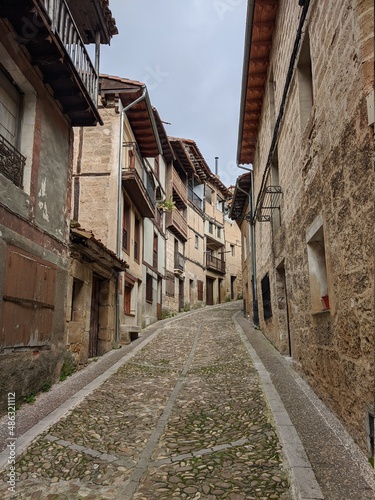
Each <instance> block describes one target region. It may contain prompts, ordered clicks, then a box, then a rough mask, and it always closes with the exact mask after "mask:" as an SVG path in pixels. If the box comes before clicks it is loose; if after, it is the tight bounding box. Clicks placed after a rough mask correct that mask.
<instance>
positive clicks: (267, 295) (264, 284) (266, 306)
mask: <svg viewBox="0 0 375 500" xmlns="http://www.w3.org/2000/svg"><path fill="white" fill-rule="evenodd" d="M261 288H262V302H263V317H264V319H265V320H266V319H269V318H272V307H271V290H270V280H269V277H268V274H266V275H265V276H264V278H263V279H262V281H261Z"/></svg>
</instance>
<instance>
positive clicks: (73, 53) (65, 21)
mask: <svg viewBox="0 0 375 500" xmlns="http://www.w3.org/2000/svg"><path fill="white" fill-rule="evenodd" d="M42 3H43V4H44V8H45V10H46V12H47V13H48V15H49V18H50V20H51V28H52V31H53V32H54V33H56V34H57V35H58V36H59V38H60V40H61V42H62V44H63V45H64V47H65V50H66V52H67V53H68V55H69V57H70V59H71V61H72V63H73V65H74V67H75V69H76V70H77V73H78V74H79V76H80V78H81V80H82V82H83V84H84V85H85V87H86V89H87V91H88V94H89V96H90V97H91V99H92V101H93V102H94V103H95V104H96V101H97V91H98V75H97V73H96V71H95V68H94V66H93V64H92V62H91V59H90V56H89V54H88V52H87V50H86V47H85V45H84V43H83V41H82V38H81V35H80V34H79V31H78V28H77V26H76V24H75V22H74V19H73V16H72V14H71V13H70V10H69V8H68V6H67V4H66V3H65V0H42Z"/></svg>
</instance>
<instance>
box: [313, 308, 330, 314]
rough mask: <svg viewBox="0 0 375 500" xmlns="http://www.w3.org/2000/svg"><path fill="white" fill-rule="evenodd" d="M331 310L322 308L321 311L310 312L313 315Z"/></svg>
mask: <svg viewBox="0 0 375 500" xmlns="http://www.w3.org/2000/svg"><path fill="white" fill-rule="evenodd" d="M330 312H331V309H322V310H321V311H311V314H312V315H313V316H317V315H319V314H329V313H330Z"/></svg>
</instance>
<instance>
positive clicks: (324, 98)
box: [250, 0, 374, 455]
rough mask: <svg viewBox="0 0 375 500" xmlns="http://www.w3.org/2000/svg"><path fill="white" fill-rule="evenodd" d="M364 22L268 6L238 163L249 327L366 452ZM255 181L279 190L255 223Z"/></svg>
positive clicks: (368, 39) (370, 369)
mask: <svg viewBox="0 0 375 500" xmlns="http://www.w3.org/2000/svg"><path fill="white" fill-rule="evenodd" d="M302 12H304V13H306V19H305V22H304V23H303V29H302V36H301V40H300V44H299V49H298V52H297V54H296V60H295V64H294V65H293V69H292V72H291V74H290V78H291V79H290V85H289V87H288V88H287V99H286V101H285V109H284V110H281V105H282V102H283V95H284V93H285V89H286V85H287V84H286V83H285V82H287V81H288V78H287V75H288V68H289V64H290V60H291V57H293V56H292V52H293V46H294V43H295V40H296V36H298V34H297V35H296V33H297V24H298V23H299V21H300V19H301V15H302V14H301V13H302ZM373 18H374V12H373V2H371V1H366V0H364V1H358V2H351V1H344V2H328V3H325V4H324V6H323V4H322V3H321V2H318V1H311V2H306V5H305V6H304V7H303V8H301V7H299V5H298V2H293V3H290V2H286V1H281V2H279V7H278V12H277V17H276V22H275V30H274V33H273V43H272V49H271V51H270V54H269V58H270V60H269V69H268V73H267V79H266V87H265V92H264V99H263V104H262V113H261V118H260V122H259V125H258V137H257V142H256V148H255V153H254V156H253V158H251V159H250V160H251V162H252V163H253V168H254V199H255V200H256V205H255V216H254V223H255V236H256V259H257V289H258V300H259V308H260V311H259V316H260V327H261V329H262V330H263V332H264V333H265V334H266V336H267V337H268V338H269V339H270V340H271V341H272V343H273V344H274V345H275V346H276V347H277V348H278V349H279V350H280V351H281V352H283V353H285V354H289V355H291V356H292V358H293V361H294V363H295V365H296V367H298V368H299V370H300V371H301V373H302V374H303V375H304V376H305V377H306V379H307V380H308V382H309V383H310V384H311V385H312V387H313V388H314V389H315V391H316V392H317V394H318V395H319V396H320V397H321V398H322V399H323V400H324V401H325V402H326V403H327V404H328V406H330V408H331V409H332V410H333V411H334V412H335V413H336V414H337V415H338V416H339V417H340V419H341V420H342V421H343V422H344V423H345V425H346V426H347V428H348V429H349V431H350V432H351V434H352V436H353V437H354V439H355V440H356V441H357V443H358V444H359V445H360V447H361V448H362V449H363V450H364V451H365V452H366V453H368V454H369V455H371V454H372V455H373V453H374V448H373V447H374V443H373V438H371V437H370V435H369V426H370V424H371V421H373V414H374V413H373V412H374V409H373V403H374V315H373V296H374V280H373V276H374V265H373V252H374V233H373V223H374V179H373V150H374V145H373V133H374V130H373V123H371V121H370V124H369V117H368V112H367V105H366V103H367V99H368V95H369V94H370V92H371V90H373V86H374V75H373V56H374V54H373V48H374V47H373V37H374V31H373ZM268 82H270V83H268ZM280 110H281V111H280ZM278 117H281V120H280V122H279V125H280V127H279V129H278V132H277V134H276V136H275V127H277V126H278V124H277V122H276V120H275V119H277V118H278ZM275 122H276V125H275ZM274 137H277V148H272V139H273V138H274ZM266 186H269V187H270V186H280V187H281V192H282V195H281V197H280V199H279V201H276V202H275V203H274V210H273V211H272V214H271V217H270V220H269V221H267V222H261V221H260V216H261V215H262V213H264V212H262V210H263V209H262V204H263V205H265V204H266V201H265V200H267V198H266V197H265V198H263V199H262V196H261V194H260V193H263V194H264V193H265V187H266ZM266 196H267V195H266ZM262 200H263V201H262Z"/></svg>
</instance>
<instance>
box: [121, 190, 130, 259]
mask: <svg viewBox="0 0 375 500" xmlns="http://www.w3.org/2000/svg"><path fill="white" fill-rule="evenodd" d="M122 248H123V250H125V252H126V253H129V248H130V205H129V203H128V202H127V201H126V199H124V214H123V219H122Z"/></svg>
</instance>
